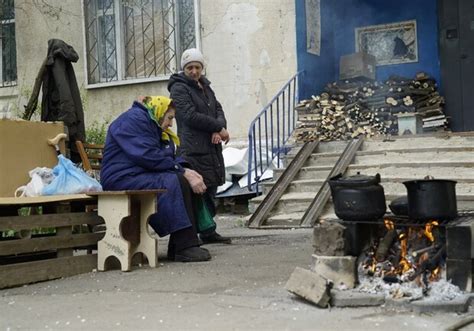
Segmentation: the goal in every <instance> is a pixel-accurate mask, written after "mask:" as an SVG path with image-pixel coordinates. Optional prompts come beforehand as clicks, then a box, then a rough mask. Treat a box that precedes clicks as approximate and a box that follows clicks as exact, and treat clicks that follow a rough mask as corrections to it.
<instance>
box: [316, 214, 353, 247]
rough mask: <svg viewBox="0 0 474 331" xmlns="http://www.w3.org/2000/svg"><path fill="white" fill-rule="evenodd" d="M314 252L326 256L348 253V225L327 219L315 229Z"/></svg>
mask: <svg viewBox="0 0 474 331" xmlns="http://www.w3.org/2000/svg"><path fill="white" fill-rule="evenodd" d="M313 239H314V240H313V247H314V253H315V254H318V255H326V256H344V255H347V251H348V245H347V240H346V227H345V226H344V225H342V224H341V223H339V222H335V221H326V222H321V223H320V224H318V225H316V226H315V227H314V230H313Z"/></svg>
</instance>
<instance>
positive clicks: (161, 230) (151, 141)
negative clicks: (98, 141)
mask: <svg viewBox="0 0 474 331" xmlns="http://www.w3.org/2000/svg"><path fill="white" fill-rule="evenodd" d="M174 116H175V107H174V104H173V102H172V100H171V99H169V98H167V97H162V96H154V97H144V98H143V101H142V102H139V101H135V102H134V103H133V105H132V107H131V108H130V109H129V110H128V111H126V112H124V113H122V114H121V115H120V116H119V117H118V118H117V119H116V120H115V121H113V122H112V123H111V124H110V127H109V130H108V132H107V139H106V142H105V149H104V157H103V161H102V170H101V173H100V177H101V184H102V186H103V188H104V190H135V189H166V193H164V194H162V195H160V196H159V198H158V213H157V214H155V215H153V216H152V217H151V219H150V225H151V226H152V228H153V229H154V230H155V231H156V233H158V235H159V236H160V237H162V236H166V235H168V234H170V240H169V245H168V258H169V259H171V260H174V261H181V262H198V261H207V260H210V259H211V255H210V254H209V251H208V250H207V249H204V248H201V247H199V239H198V237H197V232H198V225H197V206H198V204H197V201H198V200H199V199H201V197H200V194H202V193H204V192H205V191H206V185H205V184H204V181H203V179H202V177H201V175H199V174H198V173H197V172H196V171H194V170H191V169H189V168H187V166H188V164H187V163H186V162H185V161H184V160H183V159H181V158H179V157H176V156H175V148H176V146H179V139H178V137H177V136H176V134H175V133H174V132H173V131H171V129H170V127H171V126H172V124H173V119H174ZM201 205H202V204H201Z"/></svg>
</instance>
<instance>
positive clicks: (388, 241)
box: [375, 229, 397, 262]
mask: <svg viewBox="0 0 474 331" xmlns="http://www.w3.org/2000/svg"><path fill="white" fill-rule="evenodd" d="M395 238H397V231H396V230H395V229H392V230H388V231H387V232H386V233H385V236H384V237H383V239H382V240H381V241H380V243H379V246H378V247H377V251H376V252H375V258H376V260H377V261H379V262H380V261H384V260H385V258H386V257H387V254H388V251H389V249H390V247H392V244H393V241H394V240H395Z"/></svg>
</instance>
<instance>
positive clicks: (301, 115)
mask: <svg viewBox="0 0 474 331" xmlns="http://www.w3.org/2000/svg"><path fill="white" fill-rule="evenodd" d="M443 104H444V99H443V97H442V96H440V95H439V93H438V92H437V88H436V81H435V80H434V79H433V78H431V77H429V76H428V75H426V74H425V73H418V74H417V75H416V77H415V78H414V79H409V78H404V77H399V76H391V77H390V78H389V79H388V80H387V81H386V82H384V83H381V82H377V81H365V82H362V81H352V82H350V81H344V82H337V83H336V82H335V83H330V84H328V85H327V86H326V87H325V90H324V92H323V93H321V94H320V95H318V96H312V98H311V99H309V100H303V101H301V102H300V103H299V104H298V105H297V107H296V110H297V112H298V126H297V129H296V131H295V134H296V140H297V141H301V142H306V141H312V140H315V139H319V140H321V141H330V140H347V139H350V138H355V137H357V136H360V135H364V136H374V135H380V134H382V135H386V134H394V135H395V134H398V125H397V114H399V113H415V112H416V113H418V114H420V116H421V117H422V118H423V130H424V131H425V130H426V131H428V130H439V129H440V128H441V129H443V130H444V129H445V128H446V127H447V124H448V122H447V118H446V116H445V115H444V114H443Z"/></svg>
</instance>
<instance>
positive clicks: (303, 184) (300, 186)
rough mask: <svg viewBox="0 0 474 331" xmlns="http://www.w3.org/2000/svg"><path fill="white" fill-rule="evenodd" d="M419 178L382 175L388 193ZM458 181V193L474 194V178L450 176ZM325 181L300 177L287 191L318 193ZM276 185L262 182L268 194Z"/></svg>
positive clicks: (404, 189) (401, 190)
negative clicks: (406, 182)
mask: <svg viewBox="0 0 474 331" xmlns="http://www.w3.org/2000/svg"><path fill="white" fill-rule="evenodd" d="M414 179H419V178H397V177H393V178H390V177H382V181H381V185H382V186H383V187H384V190H385V192H386V193H390V194H394V193H395V192H399V193H400V194H403V192H406V188H405V185H403V182H405V181H409V180H414ZM449 179H451V180H454V181H456V182H457V184H456V192H457V193H458V194H470V193H473V194H474V178H452V177H451V178H449ZM323 183H324V180H323V179H316V180H314V179H299V180H294V181H293V182H291V183H290V185H289V186H288V188H287V190H286V191H285V192H286V193H297V192H311V193H314V194H316V193H317V192H318V191H319V189H320V188H321V185H322V184H323ZM273 185H275V181H267V182H264V183H262V186H261V187H262V192H263V194H264V195H265V194H268V192H270V190H271V188H272V187H273Z"/></svg>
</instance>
